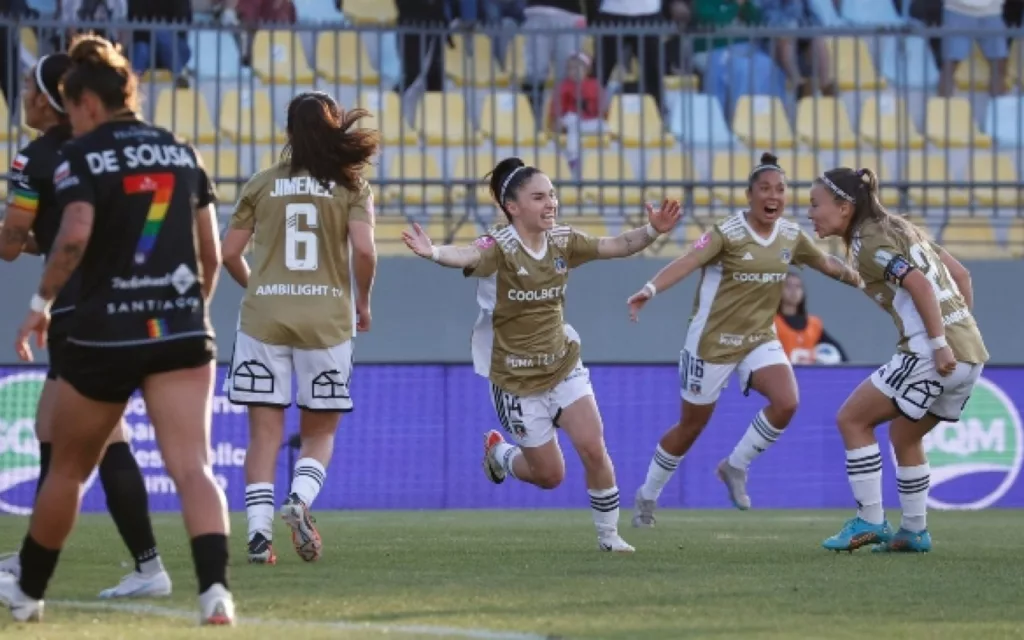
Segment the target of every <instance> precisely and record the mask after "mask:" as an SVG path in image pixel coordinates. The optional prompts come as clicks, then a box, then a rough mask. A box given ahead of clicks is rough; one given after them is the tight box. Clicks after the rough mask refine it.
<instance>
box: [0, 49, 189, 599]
mask: <svg viewBox="0 0 1024 640" xmlns="http://www.w3.org/2000/svg"><path fill="white" fill-rule="evenodd" d="M70 66H71V58H70V57H68V55H67V54H66V53H55V54H53V55H49V56H43V57H42V58H40V59H39V61H38V62H37V63H36V64H35V65H34V66H33V67H32V69H30V70H29V73H28V74H27V75H26V76H25V83H24V88H23V89H22V93H21V97H22V104H21V108H22V109H24V113H25V122H26V124H28V126H30V127H32V128H33V129H36V130H37V131H41V132H42V135H41V136H40V137H39V138H38V139H37V140H35V141H33V142H31V143H29V144H28V146H26V147H25V148H24V149H22V150H21V151H19V152H18V155H17V156H16V157H15V159H14V162H13V164H12V165H11V171H10V187H9V193H10V194H11V195H10V197H9V198H8V201H7V218H6V220H5V221H4V225H3V230H2V231H0V258H3V259H4V260H8V261H10V260H14V259H15V258H17V257H18V256H19V255H20V254H21V253H22V252H24V253H36V254H38V253H41V254H42V255H44V256H45V255H48V254H49V253H50V250H51V249H52V247H53V240H54V238H55V237H56V236H57V229H58V228H59V227H60V216H61V210H60V207H58V205H57V198H56V195H55V194H54V189H53V172H54V169H56V168H57V165H58V164H60V148H61V146H62V145H63V144H64V143H65V142H67V141H68V140H70V139H71V124H70V123H69V122H68V118H67V113H66V112H65V110H64V100H63V98H62V97H61V95H60V90H59V84H60V79H61V77H62V76H63V75H64V73H65V72H66V71H67V70H68V68H69V67H70ZM77 294H78V273H77V272H76V273H75V274H74V275H72V276H71V279H70V280H69V281H68V283H67V284H66V285H65V286H64V288H63V289H61V291H60V295H59V296H58V297H57V300H56V301H54V304H53V309H52V310H51V311H50V315H51V316H52V318H53V319H52V322H51V323H50V329H49V332H48V333H47V336H46V343H47V348H48V350H49V353H50V367H49V370H48V371H47V372H46V382H45V383H44V384H43V392H42V394H41V395H40V396H39V407H38V409H37V410H36V437H37V438H38V439H39V481H38V483H37V484H36V493H38V492H39V487H41V486H43V481H44V480H45V479H46V474H47V472H48V471H49V467H50V452H51V444H50V433H51V429H52V425H51V424H50V421H51V419H52V417H53V399H54V392H55V389H56V384H55V381H56V380H57V377H58V376H59V375H60V366H61V362H62V359H63V358H62V356H63V353H62V350H63V348H64V343H65V340H66V338H67V333H68V330H69V325H70V319H71V315H72V314H71V311H73V310H74V308H75V306H74V305H75V296H76V295H77ZM126 433H127V425H126V424H125V423H124V420H121V422H120V424H119V427H118V428H116V429H114V430H113V432H112V433H111V436H110V441H109V442H108V443H107V448H106V450H105V451H104V453H103V457H102V458H101V459H100V473H99V475H100V484H102V485H103V491H104V493H106V495H107V508H108V509H109V510H110V515H111V517H112V518H113V519H114V523H115V524H116V525H117V530H118V532H120V534H121V537H122V539H123V540H124V542H125V545H126V546H127V547H128V549H129V551H130V552H131V554H132V559H133V560H134V562H135V571H134V572H132V573H130V574H128V575H127V576H125V577H124V579H123V580H121V582H120V583H119V584H118V585H117V586H116V587H112V588H110V589H105V590H103V591H102V592H100V597H101V598H121V597H128V596H146V597H154V596H168V595H170V594H171V578H170V576H168V575H167V572H166V571H165V570H164V567H163V563H162V562H161V560H160V555H159V554H158V553H157V551H156V539H155V538H154V536H153V525H152V523H151V522H150V520H149V496H148V494H147V493H146V485H145V482H144V481H143V479H142V471H140V470H139V465H138V463H137V462H136V461H135V456H133V455H132V450H131V447H130V446H129V445H128V443H127V442H126V440H125V434H126ZM0 571H6V572H8V573H13V574H14V575H20V571H21V568H20V566H19V565H18V555H17V554H11V555H10V556H8V557H7V558H5V559H3V560H2V561H0Z"/></svg>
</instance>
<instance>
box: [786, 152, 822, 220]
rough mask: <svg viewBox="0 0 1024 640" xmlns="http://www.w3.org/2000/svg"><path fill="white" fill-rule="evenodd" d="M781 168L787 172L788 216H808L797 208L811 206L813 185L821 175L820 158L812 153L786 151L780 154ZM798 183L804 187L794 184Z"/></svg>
mask: <svg viewBox="0 0 1024 640" xmlns="http://www.w3.org/2000/svg"><path fill="white" fill-rule="evenodd" d="M779 166H781V167H782V170H783V171H785V172H786V182H787V188H786V191H787V194H786V201H787V203H788V204H787V212H786V214H787V215H789V216H792V217H799V216H802V215H804V214H806V211H800V210H797V208H796V207H797V206H799V207H805V206H807V205H809V204H811V183H812V182H814V180H815V179H817V178H818V176H820V175H821V170H820V167H819V166H818V156H817V155H815V154H814V153H813V152H811V151H785V152H782V153H780V154H779ZM798 182H799V183H803V184H804V186H796V185H795V184H794V183H798ZM794 205H796V206H794Z"/></svg>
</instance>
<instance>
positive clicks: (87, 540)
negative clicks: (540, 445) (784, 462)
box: [0, 511, 1024, 640]
mask: <svg viewBox="0 0 1024 640" xmlns="http://www.w3.org/2000/svg"><path fill="white" fill-rule="evenodd" d="M626 516H627V513H626V512H624V513H623V525H624V537H626V539H627V540H629V541H630V542H631V543H632V544H634V545H635V546H636V547H637V553H636V554H635V555H632V556H623V555H608V554H602V553H599V552H597V551H596V550H595V548H594V545H595V541H594V536H593V530H592V526H591V524H590V515H589V513H588V512H586V511H576V512H570V511H531V512H512V511H505V512H494V511H474V512H464V511H449V512H373V513H370V512H352V513H325V514H319V515H318V520H319V524H320V527H321V532H322V535H323V538H324V544H325V553H324V557H323V559H322V560H321V561H320V562H319V563H316V564H311V565H307V564H304V563H302V561H301V560H299V558H298V556H297V555H296V554H295V553H294V551H293V550H292V549H291V545H290V538H288V537H287V536H286V532H287V530H286V529H285V528H284V527H283V525H282V526H279V527H278V529H277V532H276V533H277V539H278V544H277V547H278V556H279V562H278V565H277V566H275V567H259V566H249V565H247V564H245V555H244V537H245V519H244V516H242V515H241V514H235V517H234V527H235V533H234V535H233V545H232V552H233V554H234V555H233V558H232V565H233V566H232V573H231V586H232V590H233V592H234V594H235V598H236V603H237V605H238V614H239V617H240V624H239V626H238V628H236V629H233V630H224V629H207V630H202V631H199V630H197V629H196V628H195V615H196V614H195V579H194V575H193V572H192V565H191V561H190V559H189V554H188V545H187V540H186V538H185V535H184V532H183V529H182V525H181V521H180V518H179V517H177V516H168V515H160V516H157V517H156V526H157V537H158V540H159V543H160V547H161V551H162V553H163V556H164V561H165V563H166V564H167V566H168V569H169V570H170V572H171V576H172V578H173V579H174V581H175V593H174V596H172V597H171V598H168V599H161V600H153V601H131V602H127V603H106V602H100V601H98V600H97V599H96V598H95V596H96V594H97V593H98V592H99V591H100V589H102V588H104V587H108V586H111V585H112V584H113V583H114V582H116V581H117V580H118V579H119V578H120V576H121V575H122V574H123V573H124V572H125V570H126V569H125V568H124V566H122V565H123V564H124V563H125V560H126V558H125V555H126V553H125V552H124V551H123V549H122V546H121V543H120V540H119V539H118V538H117V534H116V532H115V530H114V527H113V525H112V524H111V523H110V521H109V518H107V517H106V516H103V515H90V516H85V517H83V518H82V519H81V520H80V521H79V524H78V527H77V529H76V530H75V532H74V534H73V536H72V539H71V544H70V546H69V547H68V548H67V549H66V550H65V553H64V555H63V557H62V562H61V565H60V567H59V569H58V571H57V575H56V577H55V579H54V582H53V583H52V585H51V589H50V593H49V594H48V595H49V600H48V602H47V610H46V622H45V623H44V624H43V625H32V626H25V625H14V624H12V623H10V622H8V621H7V619H6V618H4V620H3V622H0V635H2V636H5V637H12V638H14V637H16V638H67V637H75V638H132V639H136V638H145V639H146V640H162V639H164V638H200V637H206V636H216V637H231V638H236V637H237V638H259V637H262V638H272V637H275V636H276V634H277V633H282V634H284V633H289V634H290V633H296V634H298V635H301V637H302V638H328V637H330V638H338V637H341V638H381V637H385V636H387V637H391V638H415V637H465V638H495V639H497V638H509V639H513V638H521V639H524V640H525V639H528V638H544V637H549V638H550V637H558V638H584V637H586V638H739V637H742V638H780V639H781V638H785V639H791V638H830V639H831V638H856V639H858V640H860V639H863V638H868V637H871V638H927V639H928V640H932V639H939V638H956V639H961V638H966V639H973V638H979V639H980V638H985V639H986V640H988V639H991V638H1021V637H1024V570H1022V569H1024V561H1022V557H1021V538H1020V530H1021V522H1022V520H1021V514H1020V513H1019V512H1012V511H1002V512H1000V511H990V512H982V513H939V514H934V515H933V516H932V519H931V522H930V529H931V530H932V532H933V535H934V536H935V540H936V547H935V551H934V552H933V553H931V554H927V555H921V556H916V555H904V556H879V555H873V554H871V553H870V552H868V551H867V550H861V551H859V552H857V553H854V554H852V555H850V554H846V553H843V554H835V553H829V552H826V551H824V550H823V549H821V547H820V546H819V545H820V542H821V540H822V539H823V538H824V537H826V536H828V535H830V534H832V533H834V532H835V531H836V530H837V529H838V528H839V526H840V525H841V524H842V520H843V519H844V518H846V517H848V514H847V513H845V512H823V511H803V512H793V511H775V512H773V511H762V512H758V511H751V512H746V513H740V512H725V511H722V512H718V511H665V512H662V513H661V514H659V518H660V519H659V527H658V528H657V529H654V530H643V531H636V530H633V529H632V528H630V527H629V526H628V523H627V519H626ZM890 518H898V514H895V513H892V514H890ZM894 522H898V520H894ZM25 526H26V520H24V519H21V518H13V517H4V518H0V549H14V548H16V547H17V545H18V543H19V542H20V540H21V538H22V536H23V535H24V531H25ZM125 566H126V565H125ZM122 607H123V608H122ZM0 615H4V614H0ZM296 640H297V638H296Z"/></svg>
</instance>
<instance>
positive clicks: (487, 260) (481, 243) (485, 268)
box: [462, 235, 501, 278]
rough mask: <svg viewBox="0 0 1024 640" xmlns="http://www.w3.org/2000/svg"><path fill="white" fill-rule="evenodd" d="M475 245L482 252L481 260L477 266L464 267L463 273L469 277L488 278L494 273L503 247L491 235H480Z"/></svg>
mask: <svg viewBox="0 0 1024 640" xmlns="http://www.w3.org/2000/svg"><path fill="white" fill-rule="evenodd" d="M473 246H474V247H476V250H477V251H479V252H480V262H478V263H477V264H476V266H475V267H467V268H465V269H463V270H462V275H464V276H466V277H467V278H488V277H490V276H492V275H494V274H495V272H496V271H497V270H498V263H499V262H500V260H501V249H499V248H498V243H497V241H496V240H495V239H494V238H493V237H491V236H489V235H488V236H480V237H479V238H477V239H476V241H475V242H474V243H473Z"/></svg>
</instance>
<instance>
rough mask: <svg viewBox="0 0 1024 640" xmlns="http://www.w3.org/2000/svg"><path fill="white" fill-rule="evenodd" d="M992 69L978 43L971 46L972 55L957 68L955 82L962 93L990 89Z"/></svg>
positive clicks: (954, 75)
mask: <svg viewBox="0 0 1024 640" xmlns="http://www.w3.org/2000/svg"><path fill="white" fill-rule="evenodd" d="M991 75H992V69H991V68H990V67H989V64H988V60H986V59H985V55H984V54H983V53H982V52H981V49H980V48H979V47H978V43H976V42H975V43H972V44H971V55H970V56H969V57H968V58H967V59H966V60H963V61H962V62H960V64H958V65H957V66H956V72H955V73H954V74H953V80H954V81H955V82H956V86H957V88H958V89H960V90H961V91H971V90H975V91H978V90H982V91H983V90H985V89H988V82H989V76H991Z"/></svg>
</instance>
